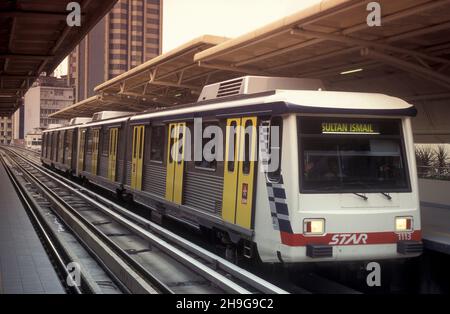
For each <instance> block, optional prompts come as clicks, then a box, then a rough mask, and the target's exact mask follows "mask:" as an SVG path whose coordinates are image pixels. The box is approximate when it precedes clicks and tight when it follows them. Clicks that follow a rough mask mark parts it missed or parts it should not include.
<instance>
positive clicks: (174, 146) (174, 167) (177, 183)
mask: <svg viewBox="0 0 450 314" xmlns="http://www.w3.org/2000/svg"><path fill="white" fill-rule="evenodd" d="M168 134H169V136H168V145H167V175H166V199H167V200H168V201H171V202H174V203H176V204H181V202H182V199H183V174H184V145H185V134H186V123H185V122H181V123H171V124H169V132H168Z"/></svg>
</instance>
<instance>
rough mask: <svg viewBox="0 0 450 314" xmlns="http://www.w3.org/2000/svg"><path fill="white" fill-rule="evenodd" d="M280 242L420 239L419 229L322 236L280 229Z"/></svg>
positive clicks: (331, 243) (315, 242)
mask: <svg viewBox="0 0 450 314" xmlns="http://www.w3.org/2000/svg"><path fill="white" fill-rule="evenodd" d="M280 233H281V243H283V244H285V245H289V246H306V245H307V244H326V245H339V246H340V245H364V244H391V243H397V242H398V241H402V240H413V241H420V240H421V239H422V233H421V230H415V231H413V232H409V233H406V232H404V233H396V232H366V233H364V232H362V233H330V234H326V235H324V236H305V235H303V234H300V233H287V232H283V231H280Z"/></svg>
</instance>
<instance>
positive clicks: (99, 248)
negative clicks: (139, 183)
mask: <svg viewBox="0 0 450 314" xmlns="http://www.w3.org/2000/svg"><path fill="white" fill-rule="evenodd" d="M18 151H19V150H18V149H16V148H14V149H12V148H6V147H3V152H4V153H3V154H2V156H3V158H4V159H5V161H4V163H5V166H7V167H8V168H10V172H11V175H12V176H15V177H16V179H17V177H21V178H22V181H24V182H25V184H24V183H22V184H23V185H27V186H29V187H30V186H32V187H33V193H32V195H33V197H34V199H35V200H36V199H38V200H39V202H40V203H45V204H46V205H48V204H50V205H51V208H52V209H53V210H54V212H55V214H56V215H57V216H58V217H59V218H60V219H61V220H62V221H63V222H64V223H65V225H66V226H67V227H68V228H69V229H70V230H71V231H72V232H73V233H74V234H75V235H76V237H77V238H78V239H79V240H80V242H81V243H83V246H85V247H87V248H88V250H89V251H90V252H92V253H93V254H95V257H96V259H97V260H98V261H99V262H100V264H101V265H102V266H103V267H104V268H106V272H107V273H108V274H109V275H110V276H111V278H113V279H114V281H115V283H116V284H117V286H118V287H120V288H121V290H122V291H123V292H130V293H203V294H207V293H244V294H246V293H287V292H286V291H285V290H283V289H281V288H279V287H277V286H275V285H273V284H271V283H269V282H268V281H266V280H264V279H262V278H260V277H258V276H256V275H254V274H252V273H250V272H248V271H246V270H244V269H242V268H240V267H238V266H236V265H234V264H232V263H230V262H228V261H227V260H225V259H223V258H221V257H219V256H217V255H215V254H213V253H211V252H209V251H207V250H205V249H204V248H202V247H200V246H198V245H196V244H194V243H192V242H190V241H188V240H186V239H184V238H182V237H180V236H178V235H177V234H175V233H173V232H171V231H169V230H167V229H165V228H163V227H161V226H160V225H157V224H155V223H153V222H151V221H149V220H146V219H144V218H142V217H140V216H138V215H136V214H134V213H132V212H130V211H128V210H127V209H125V208H123V207H121V206H120V205H118V204H115V203H114V202H112V201H111V200H109V199H107V198H105V197H103V196H101V195H98V194H96V193H95V192H93V191H90V190H88V189H86V188H84V187H82V186H80V185H78V184H76V183H75V182H73V181H71V180H68V179H67V178H65V177H63V176H61V175H59V174H56V173H54V172H52V171H49V170H48V169H46V168H45V167H43V166H42V165H40V163H39V157H38V155H37V154H34V153H33V152H30V151H28V150H24V151H22V150H21V151H20V153H19V152H18ZM26 151H28V152H29V153H26ZM24 155H27V157H24ZM18 182H19V181H18ZM39 202H38V203H39ZM61 264H63V263H61ZM85 286H86V285H85ZM80 292H81V291H80Z"/></svg>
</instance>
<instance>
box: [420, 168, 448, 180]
mask: <svg viewBox="0 0 450 314" xmlns="http://www.w3.org/2000/svg"><path fill="white" fill-rule="evenodd" d="M417 174H418V176H419V178H424V179H434V180H447V181H450V167H435V166H417Z"/></svg>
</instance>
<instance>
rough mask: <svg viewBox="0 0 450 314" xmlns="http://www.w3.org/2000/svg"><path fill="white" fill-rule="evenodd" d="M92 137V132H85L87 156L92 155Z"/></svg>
mask: <svg viewBox="0 0 450 314" xmlns="http://www.w3.org/2000/svg"><path fill="white" fill-rule="evenodd" d="M92 135H93V132H91V131H87V132H86V138H87V144H86V152H87V153H88V154H92Z"/></svg>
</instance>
